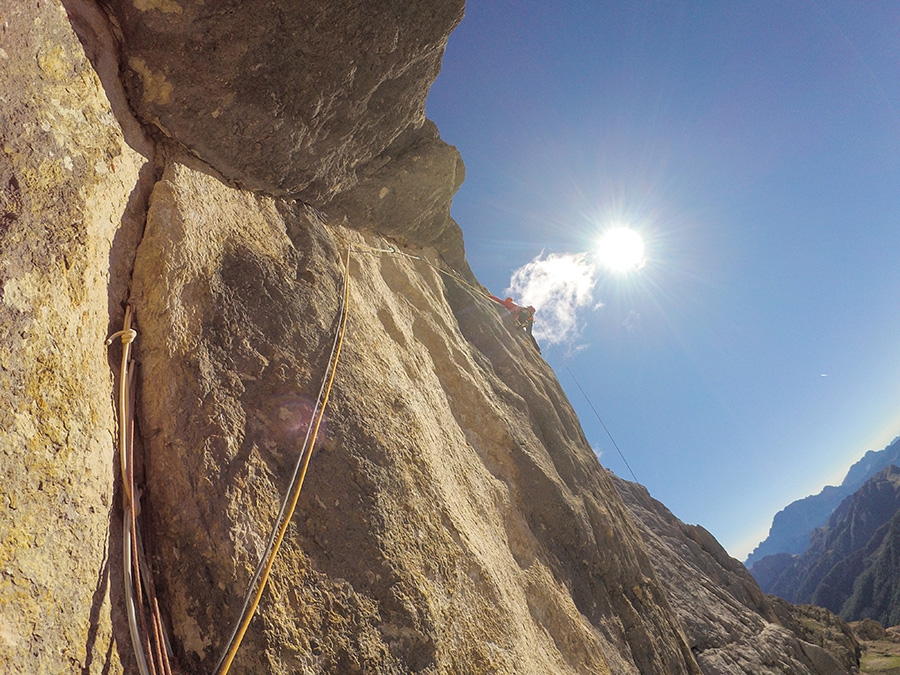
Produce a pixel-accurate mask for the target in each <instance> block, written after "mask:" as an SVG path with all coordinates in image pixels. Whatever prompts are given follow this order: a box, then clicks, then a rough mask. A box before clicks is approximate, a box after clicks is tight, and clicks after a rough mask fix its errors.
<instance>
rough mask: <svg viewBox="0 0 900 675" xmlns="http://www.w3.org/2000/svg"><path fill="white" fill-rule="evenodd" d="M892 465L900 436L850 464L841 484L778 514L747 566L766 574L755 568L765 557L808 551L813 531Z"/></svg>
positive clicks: (898, 459)
mask: <svg viewBox="0 0 900 675" xmlns="http://www.w3.org/2000/svg"><path fill="white" fill-rule="evenodd" d="M891 464H897V465H900V437H897V438H895V439H894V440H893V441H892V442H891V444H890V445H888V446H887V447H886V448H885V449H884V450H869V452H867V453H866V454H865V455H864V456H863V457H862V458H861V459H860V460H859V461H858V462H856V463H855V464H854V465H853V466H851V467H850V470H849V471H848V472H847V475H846V476H845V477H844V480H843V482H842V483H841V484H840V485H839V486H837V487H836V486H833V485H827V486H825V487H824V488H822V491H821V492H819V493H818V494H816V495H811V496H809V497H804V498H803V499H798V500H797V501H795V502H792V503H791V504H788V505H787V506H786V507H784V508H783V509H782V510H781V511H779V512H778V513H776V514H775V518H773V520H772V527H771V528H770V529H769V535H768V536H767V537H766V538H765V539H764V540H763V541H762V542H761V543H760V544H759V546H757V547H756V548H755V549H754V550H753V552H752V553H751V554H750V555H749V556H747V559H746V560H745V561H744V565H745V566H746V567H747V568H748V569H751V571H753V573H754V576H757V575H759V574H765V572H764V571H763V570H754V569H753V568H754V566H756V563H757V562H759V561H760V560H762V559H763V558H765V557H767V556H772V555H776V554H779V553H788V554H793V555H797V554H800V553H803V552H804V551H806V549H807V548H808V547H809V543H810V540H809V538H810V535H811V534H812V533H813V530H815V529H816V528H819V527H822V526H823V525H825V523H826V522H827V521H828V517H829V516H830V515H831V514H832V513H833V512H834V510H835V509H836V508H837V507H838V506H839V505H840V504H841V502H842V501H843V500H844V499H846V498H847V497H849V496H850V495H852V494H853V493H854V492H856V491H857V490H858V489H859V488H860V487H862V485H863V483H865V482H866V481H867V480H869V479H870V478H872V476H874V475H875V474H877V473H878V472H879V471H881V470H882V469H884V468H885V467H887V466H890V465H891ZM770 562H771V561H770Z"/></svg>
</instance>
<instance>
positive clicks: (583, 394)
mask: <svg viewBox="0 0 900 675" xmlns="http://www.w3.org/2000/svg"><path fill="white" fill-rule="evenodd" d="M563 366H564V367H565V369H566V372H567V373H569V376H570V377H571V378H572V380H573V381H574V382H575V386H576V387H578V391H580V392H581V395H582V396H584V400H585V401H587V404H588V405H589V406H590V407H591V411H592V412H593V413H594V417H596V418H597V421H598V422H600V426H602V427H603V431H605V432H606V435H607V436H609V440H611V441H612V444H613V446H615V448H616V451H617V452H618V453H619V457H621V458H622V461H623V462H625V466H627V467H628V472H629V473H630V474H631V477H632V478H634V482H635V483H640V481H639V480H638V479H637V476H635V475H634V471H633V470H632V468H631V465H630V464H629V463H628V460H627V459H625V455H624V454H623V453H622V450H621V449H619V444H618V443H616V439H615V438H613V435H612V434H611V433H610V431H609V429H608V428H607V427H606V423H605V422H604V421H603V419H602V418H601V417H600V413H598V412H597V409H596V408H595V407H594V404H593V403H591V399H590V398H588V395H587V393H586V392H585V391H584V388H583V387H582V386H581V382H579V381H578V378H577V377H575V373H573V372H572V370H571V368H569V364H567V363H566V362H565V361H563Z"/></svg>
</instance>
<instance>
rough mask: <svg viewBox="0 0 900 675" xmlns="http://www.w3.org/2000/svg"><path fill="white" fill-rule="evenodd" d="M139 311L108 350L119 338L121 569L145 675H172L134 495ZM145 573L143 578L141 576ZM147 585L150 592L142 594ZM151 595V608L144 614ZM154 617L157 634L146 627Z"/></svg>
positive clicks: (129, 310) (129, 313) (129, 314)
mask: <svg viewBox="0 0 900 675" xmlns="http://www.w3.org/2000/svg"><path fill="white" fill-rule="evenodd" d="M133 318H134V308H133V307H132V305H131V304H130V303H129V304H128V305H126V307H125V318H124V320H123V326H122V330H120V331H117V332H115V333H113V334H112V335H110V336H109V338H107V340H106V345H107V346H109V345H111V344H112V342H113V340H115V339H116V338H120V339H121V341H122V364H121V369H120V371H119V397H118V399H119V401H118V408H119V409H118V413H119V444H118V445H119V463H120V471H121V474H122V508H123V514H122V568H123V573H124V577H125V578H124V582H125V609H126V614H127V615H128V630H129V633H130V634H131V644H132V648H133V649H134V655H135V659H136V660H137V665H138V670H139V671H140V673H141V675H171V674H172V669H171V665H170V663H169V656H168V655H169V653H170V650H169V649H168V640H167V638H166V636H165V632H164V628H163V624H162V618H161V616H160V613H159V604H158V603H157V601H156V592H155V589H154V587H153V577H152V575H151V574H150V571H149V569H148V566H147V564H146V562H145V560H144V558H145V555H144V547H143V542H142V541H141V536H140V527H139V521H138V519H137V515H138V512H139V508H138V505H139V498H138V497H137V496H136V494H135V489H134V407H135V406H134V396H135V387H134V377H135V363H134V361H133V360H132V358H131V345H132V343H133V342H134V340H135V339H136V338H137V331H136V330H134V328H132V327H131V322H132V320H133ZM142 569H143V574H142ZM142 585H144V586H146V588H145V589H144V591H143V592H142V588H141V587H142ZM145 595H146V600H147V605H148V607H147V608H146V610H145V603H144V599H145V597H144V596H145ZM148 612H149V614H150V622H151V623H152V630H150V629H148V626H147V613H148Z"/></svg>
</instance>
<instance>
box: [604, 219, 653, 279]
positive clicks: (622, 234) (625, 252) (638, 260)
mask: <svg viewBox="0 0 900 675" xmlns="http://www.w3.org/2000/svg"><path fill="white" fill-rule="evenodd" d="M597 257H598V258H599V259H600V263H601V264H602V265H603V266H604V267H608V268H609V269H610V270H612V271H613V272H628V271H629V270H634V269H638V268H639V267H641V266H642V265H643V263H644V240H643V239H641V235H639V234H638V233H637V232H635V231H634V230H632V229H630V228H628V227H614V228H612V229H610V230H607V231H606V232H604V233H603V235H602V236H601V237H600V241H598V242H597Z"/></svg>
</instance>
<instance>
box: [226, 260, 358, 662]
mask: <svg viewBox="0 0 900 675" xmlns="http://www.w3.org/2000/svg"><path fill="white" fill-rule="evenodd" d="M353 247H354V245H353V244H349V245H348V247H347V261H346V264H345V267H344V293H343V299H342V302H341V309H340V325H339V328H338V331H337V333H336V334H335V341H334V345H333V346H332V350H331V358H330V359H329V367H328V369H327V370H326V376H325V379H324V380H323V382H322V388H321V389H320V390H319V399H318V400H317V401H316V407H315V409H314V410H313V418H314V423H313V424H311V425H310V427H309V429H312V432H311V433H310V431H309V429H308V430H307V435H306V439H305V440H304V444H303V450H302V452H301V454H300V457H299V458H298V461H297V466H296V468H295V470H294V476H293V478H292V481H291V486H290V488H289V490H288V494H287V497H286V499H285V501H284V503H283V504H282V507H281V512H280V513H279V515H278V518H276V519H275V523H274V526H273V529H272V537H271V538H270V540H269V546H268V547H267V551H266V553H265V555H263V557H262V559H261V560H260V565H259V566H258V567H257V570H256V574H255V575H254V577H253V580H252V581H251V582H250V588H249V589H248V595H247V599H246V600H245V602H244V607H243V609H242V610H241V616H240V617H239V619H238V623H237V625H236V626H235V630H234V631H233V632H232V634H231V638H230V639H229V642H228V648H227V650H226V651H225V653H224V655H223V656H222V658H221V660H220V661H219V664H218V665H217V666H216V673H217V674H218V675H226V674H227V673H228V670H229V669H230V668H231V664H232V662H233V661H234V657H235V655H236V654H237V650H238V648H239V647H240V645H241V641H242V640H243V639H244V634H245V633H246V632H247V628H248V626H249V625H250V620H251V619H252V618H253V615H254V614H255V613H256V609H257V607H258V606H259V601H260V598H262V594H263V591H264V590H265V587H266V584H267V583H268V580H269V573H270V572H271V570H272V565H273V563H274V562H275V556H277V555H278V550H279V548H280V547H281V542H282V541H283V539H284V535H285V532H286V531H287V528H288V524H289V523H290V521H291V518H292V517H293V515H294V511H295V509H296V508H297V500H298V499H299V497H300V490H301V488H302V487H303V481H304V479H305V478H306V471H307V469H308V468H309V460H310V459H311V458H312V452H313V448H314V447H315V445H316V438H317V437H318V434H319V427H320V426H321V424H322V419H323V417H324V416H325V407H326V406H327V405H328V398H329V396H330V394H331V386H332V384H333V383H334V375H335V372H336V371H337V364H338V360H339V358H340V354H341V346H342V345H343V342H344V333H345V331H346V327H347V315H348V309H349V307H348V305H349V298H350V251H351V249H352V248H353ZM320 402H321V404H320ZM286 507H287V508H286Z"/></svg>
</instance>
